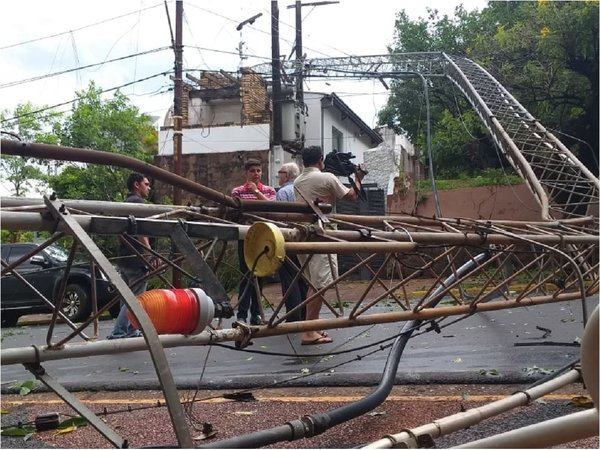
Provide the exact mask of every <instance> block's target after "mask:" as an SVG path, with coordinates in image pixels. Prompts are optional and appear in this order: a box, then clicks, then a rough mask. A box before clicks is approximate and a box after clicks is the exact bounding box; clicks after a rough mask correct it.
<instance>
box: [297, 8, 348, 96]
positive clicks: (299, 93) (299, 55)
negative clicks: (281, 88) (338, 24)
mask: <svg viewBox="0 0 600 450" xmlns="http://www.w3.org/2000/svg"><path fill="white" fill-rule="evenodd" d="M336 3H339V1H323V2H312V3H302V2H301V0H296V3H295V4H293V5H288V7H287V9H291V8H296V101H297V102H298V104H300V105H301V104H303V103H304V84H303V79H302V58H303V56H302V7H303V6H324V5H333V4H336Z"/></svg>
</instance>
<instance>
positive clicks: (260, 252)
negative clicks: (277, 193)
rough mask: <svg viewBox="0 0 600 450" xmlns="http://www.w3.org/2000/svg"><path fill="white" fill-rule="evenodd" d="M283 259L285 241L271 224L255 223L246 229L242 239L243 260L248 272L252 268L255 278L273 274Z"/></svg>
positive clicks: (279, 231) (278, 230)
mask: <svg viewBox="0 0 600 450" xmlns="http://www.w3.org/2000/svg"><path fill="white" fill-rule="evenodd" d="M257 258H258V259H257ZM284 259H285V239H284V238H283V234H282V233H281V230H280V229H279V228H277V227H276V226H275V225H273V224H271V223H267V222H256V223H255V224H253V225H252V226H251V227H250V228H249V229H248V233H247V234H246V239H244V260H245V261H246V265H247V266H248V268H250V270H252V268H253V267H254V272H253V274H254V275H255V276H257V277H266V276H268V275H272V274H274V273H275V272H277V270H279V268H280V267H281V264H282V263H283V260H284ZM255 264H256V266H255Z"/></svg>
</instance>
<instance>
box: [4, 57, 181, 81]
mask: <svg viewBox="0 0 600 450" xmlns="http://www.w3.org/2000/svg"><path fill="white" fill-rule="evenodd" d="M170 49H171V47H159V48H155V49H152V50H146V51H143V52H139V53H134V54H132V55H127V56H121V57H119V58H114V59H111V60H104V61H102V62H99V63H94V64H88V65H85V66H79V67H74V68H72V69H67V70H61V71H60V72H54V73H49V74H46V75H39V76H36V77H32V78H26V79H24V80H15V81H10V82H8V83H4V84H0V89H4V88H8V87H13V86H18V85H20V84H25V83H31V82H33V81H38V80H43V79H45V78H51V77H56V76H58V75H64V74H66V73H71V72H76V71H78V70H84V69H89V68H91V67H96V66H101V65H103V64H108V63H112V62H116V61H122V60H125V59H129V58H134V57H137V56H142V55H149V54H151V53H157V52H161V51H164V50H170Z"/></svg>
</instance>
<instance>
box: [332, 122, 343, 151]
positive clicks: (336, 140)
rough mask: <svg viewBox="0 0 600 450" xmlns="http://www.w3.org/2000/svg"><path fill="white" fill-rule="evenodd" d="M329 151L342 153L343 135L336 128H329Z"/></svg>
mask: <svg viewBox="0 0 600 450" xmlns="http://www.w3.org/2000/svg"><path fill="white" fill-rule="evenodd" d="M331 149H332V150H337V151H338V152H343V151H344V135H343V134H342V132H341V131H340V130H338V129H337V128H336V127H331Z"/></svg>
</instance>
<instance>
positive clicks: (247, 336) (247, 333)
mask: <svg viewBox="0 0 600 450" xmlns="http://www.w3.org/2000/svg"><path fill="white" fill-rule="evenodd" d="M232 326H233V327H234V328H241V329H242V331H243V332H244V336H243V337H242V339H241V340H239V341H235V347H236V348H246V347H248V346H249V345H252V342H251V340H252V328H250V326H249V325H248V324H246V323H244V322H239V321H238V322H234V323H233V325H232Z"/></svg>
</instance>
